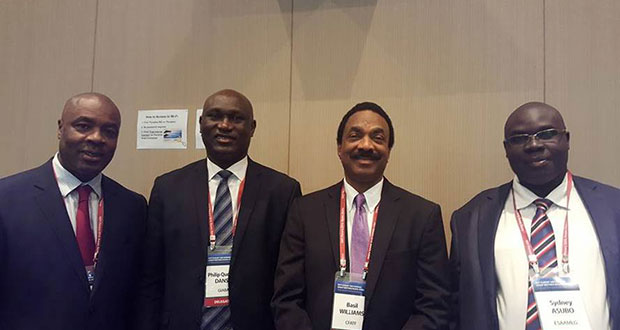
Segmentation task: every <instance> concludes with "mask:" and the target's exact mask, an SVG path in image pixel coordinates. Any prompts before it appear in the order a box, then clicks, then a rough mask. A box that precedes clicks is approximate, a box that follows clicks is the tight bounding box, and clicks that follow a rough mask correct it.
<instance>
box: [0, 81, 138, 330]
mask: <svg viewBox="0 0 620 330" xmlns="http://www.w3.org/2000/svg"><path fill="white" fill-rule="evenodd" d="M120 124H121V118H120V113H119V111H118V108H117V107H116V105H115V104H114V103H113V102H112V100H110V99H109V98H108V97H107V96H105V95H101V94H97V93H84V94H80V95H76V96H74V97H72V98H70V99H69V100H68V101H67V103H66V104H65V107H64V110H63V113H62V117H61V119H60V120H59V121H58V138H59V140H60V143H59V150H58V153H57V154H56V155H55V156H54V158H53V159H52V160H50V161H48V162H46V163H45V164H43V165H42V166H40V167H38V168H35V169H32V170H29V171H26V172H22V173H19V174H16V175H13V176H10V177H7V178H4V179H2V180H0V329H6V330H13V329H15V330H17V329H19V330H27V329H37V330H40V329H63V330H84V329H101V330H106V329H128V324H127V322H128V320H129V314H130V307H131V299H132V298H133V297H134V288H135V282H136V280H137V270H138V267H137V265H138V263H139V259H140V258H139V251H140V248H141V246H142V238H143V235H144V230H145V220H146V200H145V199H144V197H142V196H141V195H138V194H136V193H134V192H131V191H129V190H127V189H125V188H123V187H122V186H121V185H119V184H118V183H116V182H115V181H113V180H112V179H110V178H108V177H106V176H104V175H102V174H101V171H102V170H103V169H104V168H105V167H106V165H107V164H108V163H109V162H110V160H111V159H112V156H113V155H114V151H115V149H116V142H117V137H118V133H119V129H120Z"/></svg>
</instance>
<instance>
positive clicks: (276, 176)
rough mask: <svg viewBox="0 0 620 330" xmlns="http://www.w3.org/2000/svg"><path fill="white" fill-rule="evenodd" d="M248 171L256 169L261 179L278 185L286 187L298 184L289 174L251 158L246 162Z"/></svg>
mask: <svg viewBox="0 0 620 330" xmlns="http://www.w3.org/2000/svg"><path fill="white" fill-rule="evenodd" d="M250 171H256V172H258V173H260V175H261V178H262V180H263V181H266V182H271V183H273V184H276V185H279V186H288V187H294V186H299V182H298V181H297V180H295V179H293V178H291V177H290V176H288V175H286V174H284V173H282V172H279V171H277V170H274V169H273V168H271V167H267V166H265V165H262V164H260V163H257V162H255V161H253V160H249V163H248V172H250Z"/></svg>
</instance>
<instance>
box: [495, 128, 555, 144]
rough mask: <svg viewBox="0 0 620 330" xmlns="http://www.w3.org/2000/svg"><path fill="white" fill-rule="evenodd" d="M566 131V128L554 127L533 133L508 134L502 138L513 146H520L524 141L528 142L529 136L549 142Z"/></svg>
mask: <svg viewBox="0 0 620 330" xmlns="http://www.w3.org/2000/svg"><path fill="white" fill-rule="evenodd" d="M564 133H566V130H565V129H563V130H557V129H555V128H549V129H544V130H542V131H539V132H536V133H534V134H515V135H513V136H509V137H508V138H506V140H504V143H508V144H510V145H513V146H522V145H525V144H526V143H528V142H530V139H531V138H534V139H535V140H538V141H541V142H551V141H557V139H558V138H559V137H560V134H564Z"/></svg>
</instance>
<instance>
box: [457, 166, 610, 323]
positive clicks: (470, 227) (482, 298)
mask: <svg viewBox="0 0 620 330" xmlns="http://www.w3.org/2000/svg"><path fill="white" fill-rule="evenodd" d="M574 182H575V188H576V189H577V191H578V192H579V196H580V197H581V199H582V200H583V203H584V205H585V207H586V209H587V211H588V213H589V214H590V218H591V219H592V222H593V224H594V229H595V231H596V233H597V235H598V239H599V242H600V247H601V250H602V253H603V259H604V261H605V272H606V282H607V297H608V299H609V314H610V319H611V321H612V322H613V330H619V329H620V319H619V317H620V285H619V284H618V278H620V259H618V258H619V257H620V256H619V255H618V252H619V247H620V190H618V189H616V188H614V187H611V186H608V185H604V184H601V183H598V182H595V181H592V180H588V179H585V178H580V177H577V176H575V177H574ZM511 187H512V182H509V183H506V184H504V185H502V186H499V187H497V188H493V189H489V190H486V191H483V192H481V193H480V194H478V195H477V196H476V197H474V198H473V199H472V200H471V201H469V202H468V203H467V204H465V206H463V207H462V208H460V209H459V210H457V211H455V212H454V214H453V215H452V220H451V228H452V249H451V252H450V264H451V273H452V283H453V289H452V298H451V303H452V311H453V313H454V314H453V321H452V323H451V328H452V329H463V330H465V329H471V330H487V329H488V330H494V329H499V325H498V316H497V305H496V296H497V277H496V274H495V256H494V252H493V251H494V246H495V232H496V231H497V226H498V223H499V218H500V215H501V212H502V210H503V209H504V203H505V202H506V198H508V194H509V192H510V189H511ZM524 317H525V316H524Z"/></svg>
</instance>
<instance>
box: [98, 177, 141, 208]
mask: <svg viewBox="0 0 620 330" xmlns="http://www.w3.org/2000/svg"><path fill="white" fill-rule="evenodd" d="M101 180H102V182H101V185H102V187H103V194H104V196H105V194H106V193H108V192H110V193H114V194H118V195H120V196H122V199H123V200H124V201H131V202H134V203H139V204H146V199H145V198H144V196H142V195H141V194H139V193H137V192H135V191H132V190H129V189H127V188H125V187H124V186H123V185H121V184H120V183H118V182H116V181H115V180H114V179H112V178H110V177H108V176H105V175H104V176H103V177H102V178H101Z"/></svg>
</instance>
